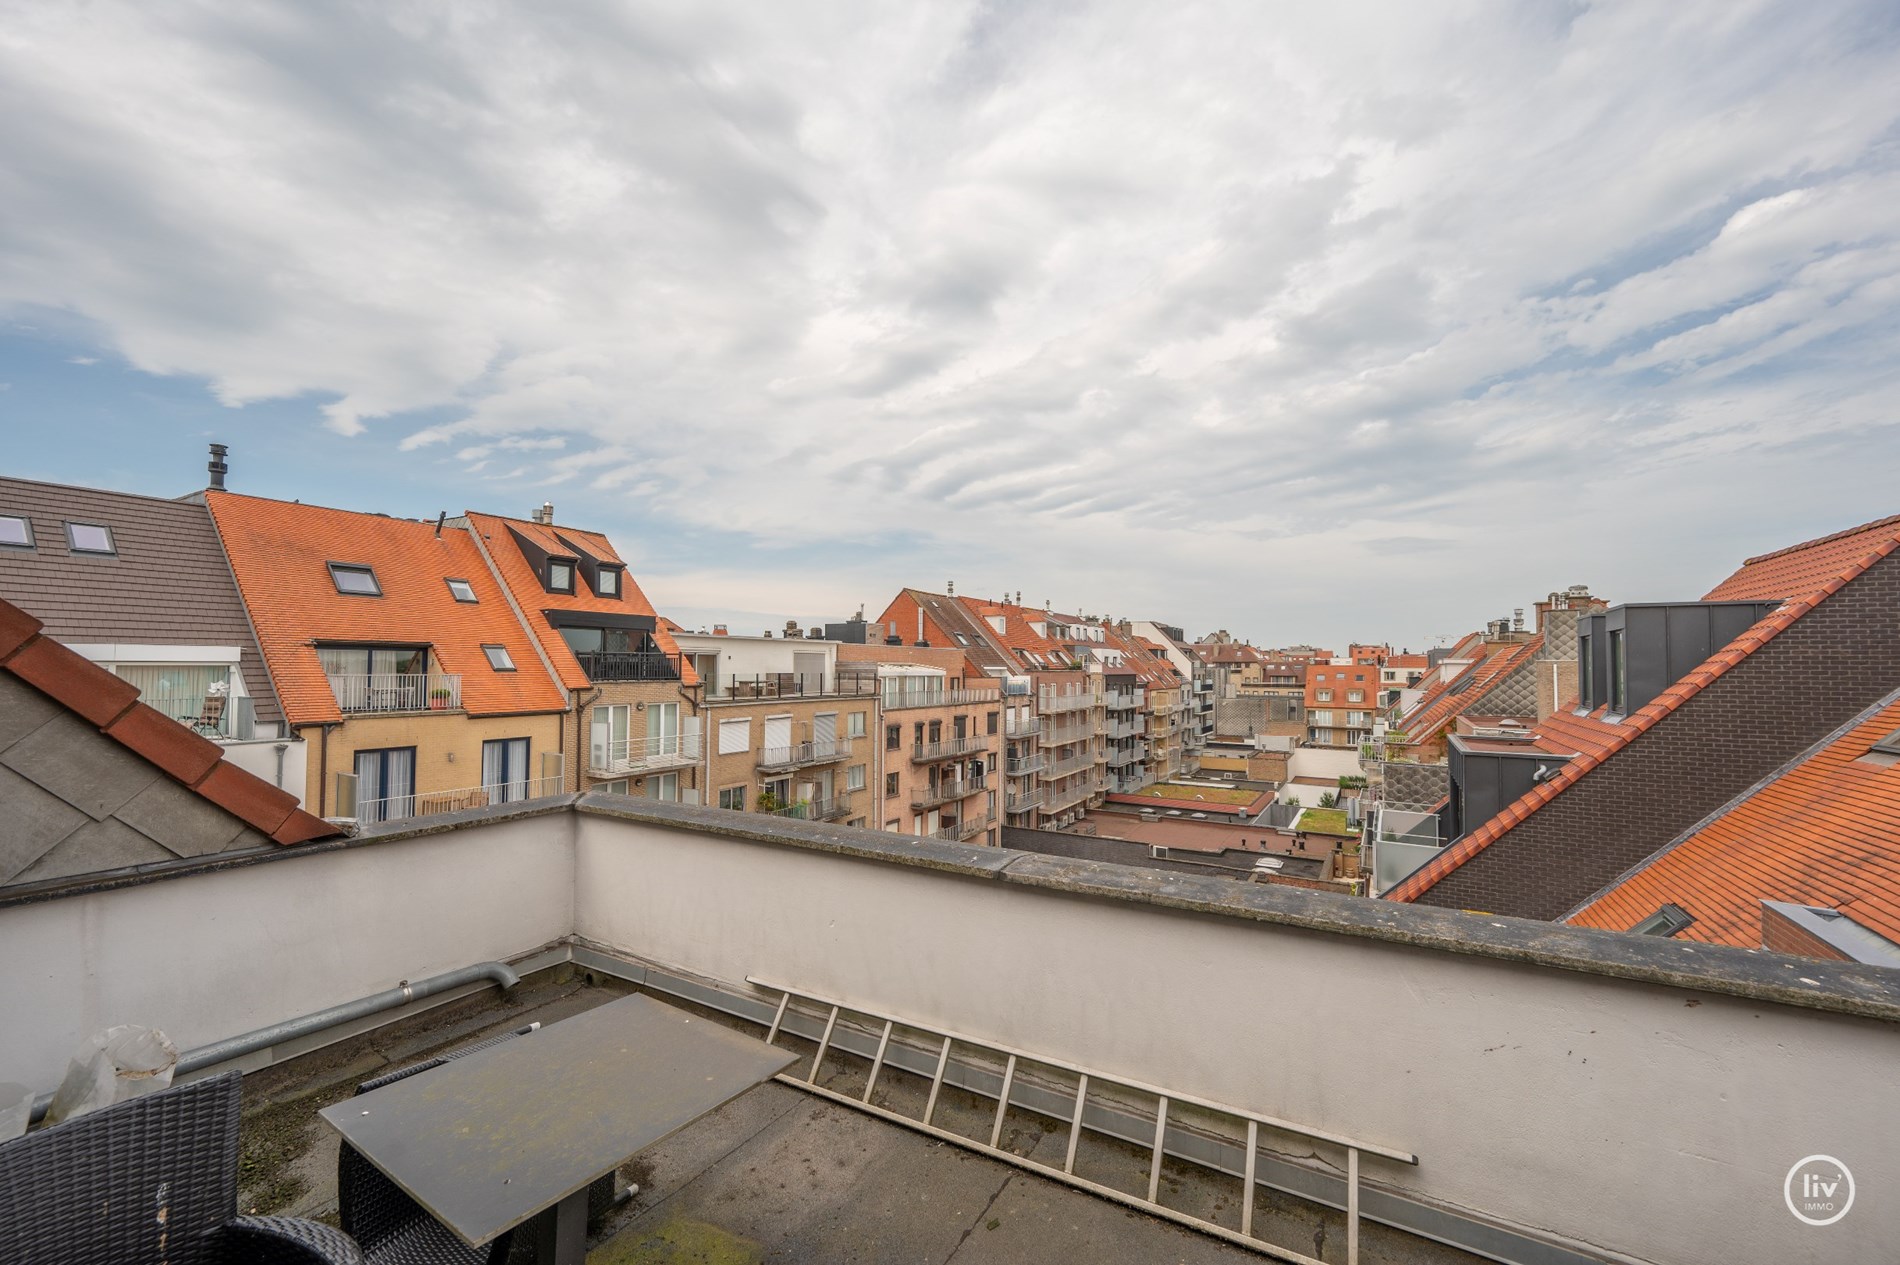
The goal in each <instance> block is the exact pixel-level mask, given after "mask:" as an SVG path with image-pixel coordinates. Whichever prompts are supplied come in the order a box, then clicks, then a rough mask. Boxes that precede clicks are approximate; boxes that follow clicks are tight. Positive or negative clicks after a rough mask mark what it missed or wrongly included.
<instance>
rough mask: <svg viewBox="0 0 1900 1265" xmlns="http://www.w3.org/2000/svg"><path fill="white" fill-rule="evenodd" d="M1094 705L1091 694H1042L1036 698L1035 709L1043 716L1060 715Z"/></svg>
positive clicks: (1093, 697) (1093, 698)
mask: <svg viewBox="0 0 1900 1265" xmlns="http://www.w3.org/2000/svg"><path fill="white" fill-rule="evenodd" d="M1093 706H1095V696H1094V695H1093V694H1044V695H1042V696H1041V697H1040V698H1038V699H1037V700H1036V710H1037V711H1039V712H1041V713H1042V714H1043V715H1044V716H1060V715H1063V714H1064V713H1065V712H1079V711H1086V710H1087V709H1089V708H1091V707H1093Z"/></svg>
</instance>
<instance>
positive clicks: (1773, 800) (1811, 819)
mask: <svg viewBox="0 0 1900 1265" xmlns="http://www.w3.org/2000/svg"><path fill="white" fill-rule="evenodd" d="M1896 729H1900V698H1897V697H1896V696H1895V695H1889V696H1888V698H1887V699H1886V700H1884V701H1883V702H1882V703H1880V704H1879V705H1877V706H1875V707H1873V708H1870V709H1868V710H1867V711H1865V712H1863V713H1862V714H1861V715H1860V716H1859V717H1858V718H1856V720H1855V721H1854V722H1853V723H1852V724H1850V725H1849V726H1847V727H1846V728H1845V729H1844V730H1842V731H1839V732H1837V733H1836V734H1834V735H1833V736H1831V737H1830V738H1828V739H1827V740H1825V741H1824V742H1822V743H1821V744H1819V745H1818V746H1817V747H1816V748H1815V749H1814V750H1811V751H1809V752H1808V753H1806V754H1805V755H1803V756H1802V757H1801V758H1800V759H1799V760H1798V761H1796V762H1795V764H1794V765H1793V767H1791V768H1789V769H1788V770H1786V771H1785V772H1783V773H1781V774H1780V775H1778V776H1777V777H1775V778H1774V779H1773V780H1771V781H1770V782H1768V783H1767V784H1766V785H1764V786H1761V787H1759V788H1757V789H1756V790H1753V791H1751V792H1749V793H1748V794H1746V795H1744V796H1742V797H1741V798H1739V799H1738V800H1736V801H1735V802H1734V803H1732V804H1730V805H1728V806H1727V807H1726V808H1725V809H1724V810H1723V811H1722V812H1721V813H1720V814H1719V815H1718V816H1717V817H1716V818H1715V819H1714V820H1712V821H1709V822H1707V823H1706V824H1704V825H1702V826H1701V827H1699V828H1698V829H1696V830H1695V831H1693V832H1692V833H1691V834H1689V835H1688V836H1686V837H1685V838H1683V839H1682V840H1681V841H1680V842H1679V843H1677V844H1675V845H1673V846H1671V847H1669V848H1667V849H1665V850H1664V851H1662V852H1660V853H1658V854H1657V855H1656V856H1654V857H1652V858H1650V859H1649V860H1648V861H1645V862H1644V863H1643V864H1642V865H1641V866H1639V867H1637V869H1636V870H1635V871H1633V872H1632V873H1630V874H1627V875H1625V876H1623V877H1622V878H1621V879H1619V880H1618V881H1617V882H1616V883H1615V884H1614V885H1613V886H1612V887H1611V888H1610V889H1609V890H1608V891H1607V892H1604V893H1603V894H1601V895H1599V896H1597V897H1595V898H1593V899H1592V900H1591V901H1590V902H1589V903H1588V904H1587V905H1585V906H1584V908H1583V909H1581V910H1580V911H1578V912H1577V913H1575V914H1572V915H1571V916H1570V917H1569V918H1568V919H1566V921H1567V922H1570V923H1573V924H1575V925H1577V926H1580V927H1602V928H1605V929H1608V930H1611V931H1627V930H1629V929H1630V928H1631V927H1634V926H1635V925H1636V924H1637V923H1639V922H1641V921H1642V920H1643V919H1645V918H1647V917H1649V916H1650V915H1651V914H1654V913H1655V912H1656V911H1657V909H1659V908H1660V907H1661V906H1662V904H1663V902H1665V901H1669V902H1672V903H1674V904H1677V905H1680V906H1682V908H1683V909H1685V910H1687V911H1688V912H1689V913H1690V914H1691V915H1692V916H1694V918H1695V922H1694V923H1692V924H1690V926H1689V927H1688V928H1686V929H1685V930H1683V931H1681V932H1679V933H1677V936H1676V938H1677V939H1679V940H1703V941H1707V942H1709V943H1712V944H1734V945H1741V946H1743V947H1745V948H1751V949H1752V948H1759V947H1760V946H1761V943H1762V940H1761V902H1762V901H1764V900H1783V901H1791V902H1793V903H1795V904H1800V905H1816V906H1835V907H1839V908H1841V909H1842V910H1843V911H1844V912H1845V913H1847V914H1848V915H1849V916H1851V917H1852V918H1853V919H1854V920H1855V921H1856V922H1859V923H1860V924H1861V925H1863V926H1865V927H1869V928H1871V929H1873V930H1874V931H1877V932H1879V933H1880V934H1881V935H1883V936H1885V937H1887V938H1888V939H1889V940H1896V941H1900V765H1895V764H1893V763H1891V762H1890V761H1880V762H1875V761H1868V760H1865V759H1863V757H1865V756H1866V755H1867V754H1868V749H1869V748H1871V747H1872V746H1873V744H1874V743H1876V742H1878V741H1880V740H1881V739H1883V738H1885V737H1887V736H1888V735H1890V734H1892V733H1893V732H1894V731H1895V730H1896Z"/></svg>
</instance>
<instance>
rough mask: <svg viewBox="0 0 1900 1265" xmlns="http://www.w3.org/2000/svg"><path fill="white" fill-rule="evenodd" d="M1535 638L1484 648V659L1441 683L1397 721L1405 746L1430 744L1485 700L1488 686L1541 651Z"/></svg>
mask: <svg viewBox="0 0 1900 1265" xmlns="http://www.w3.org/2000/svg"><path fill="white" fill-rule="evenodd" d="M1543 644H1544V637H1543V634H1542V633H1539V634H1537V635H1536V636H1534V637H1532V638H1531V639H1530V640H1528V641H1522V642H1499V643H1497V644H1495V645H1491V646H1487V647H1485V648H1484V651H1483V657H1482V658H1480V659H1479V660H1478V661H1477V662H1475V663H1473V664H1471V666H1469V667H1467V668H1466V669H1465V670H1464V671H1462V672H1460V673H1458V674H1457V675H1456V676H1454V677H1452V678H1451V680H1449V681H1441V682H1440V683H1438V684H1437V685H1435V686H1433V687H1432V688H1431V690H1429V691H1427V692H1426V694H1425V695H1424V696H1423V697H1422V698H1420V699H1419V701H1418V703H1417V704H1415V705H1414V706H1413V708H1412V710H1411V711H1409V712H1407V713H1406V714H1405V715H1404V716H1401V717H1400V718H1399V723H1398V728H1399V730H1400V731H1401V732H1402V733H1404V734H1405V740H1406V744H1407V745H1411V746H1415V745H1417V744H1419V743H1422V742H1427V741H1430V740H1431V738H1432V737H1434V736H1435V735H1436V734H1437V733H1438V731H1439V730H1441V729H1443V728H1444V727H1445V726H1446V725H1449V724H1450V723H1451V722H1452V719H1453V718H1454V717H1456V716H1457V715H1458V713H1459V712H1460V711H1461V710H1462V709H1463V708H1465V707H1466V706H1468V705H1470V704H1472V703H1475V702H1476V701H1477V700H1478V699H1480V698H1482V697H1484V691H1485V688H1486V687H1487V686H1490V685H1492V684H1493V683H1495V682H1496V681H1498V680H1500V679H1502V678H1503V677H1504V676H1506V675H1507V674H1509V673H1510V672H1511V671H1513V670H1514V669H1516V668H1519V667H1522V666H1523V665H1524V664H1526V663H1529V662H1530V661H1531V660H1532V659H1534V658H1535V657H1536V656H1537V652H1538V650H1540V649H1541V648H1542V647H1543Z"/></svg>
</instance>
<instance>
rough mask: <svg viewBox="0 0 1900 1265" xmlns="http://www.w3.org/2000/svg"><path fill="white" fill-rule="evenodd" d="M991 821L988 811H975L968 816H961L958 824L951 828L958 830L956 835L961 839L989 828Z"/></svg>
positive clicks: (971, 836)
mask: <svg viewBox="0 0 1900 1265" xmlns="http://www.w3.org/2000/svg"><path fill="white" fill-rule="evenodd" d="M990 823H991V818H990V815H989V814H988V813H981V814H974V813H973V814H970V815H968V816H964V817H959V818H958V819H957V822H956V825H954V826H952V827H951V829H952V830H954V831H956V837H957V838H958V839H959V840H963V839H970V838H974V837H975V836H977V835H980V834H982V833H983V832H984V831H985V830H988V829H989V828H990Z"/></svg>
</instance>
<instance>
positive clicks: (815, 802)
mask: <svg viewBox="0 0 1900 1265" xmlns="http://www.w3.org/2000/svg"><path fill="white" fill-rule="evenodd" d="M851 795H852V792H850V791H840V792H838V793H837V794H836V795H833V796H832V797H831V798H829V799H802V800H799V801H798V802H797V803H795V804H787V805H786V806H785V807H783V808H775V809H773V810H772V816H774V817H790V818H793V819H795V820H803V821H836V820H837V819H838V818H840V817H849V816H850V815H851Z"/></svg>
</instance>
